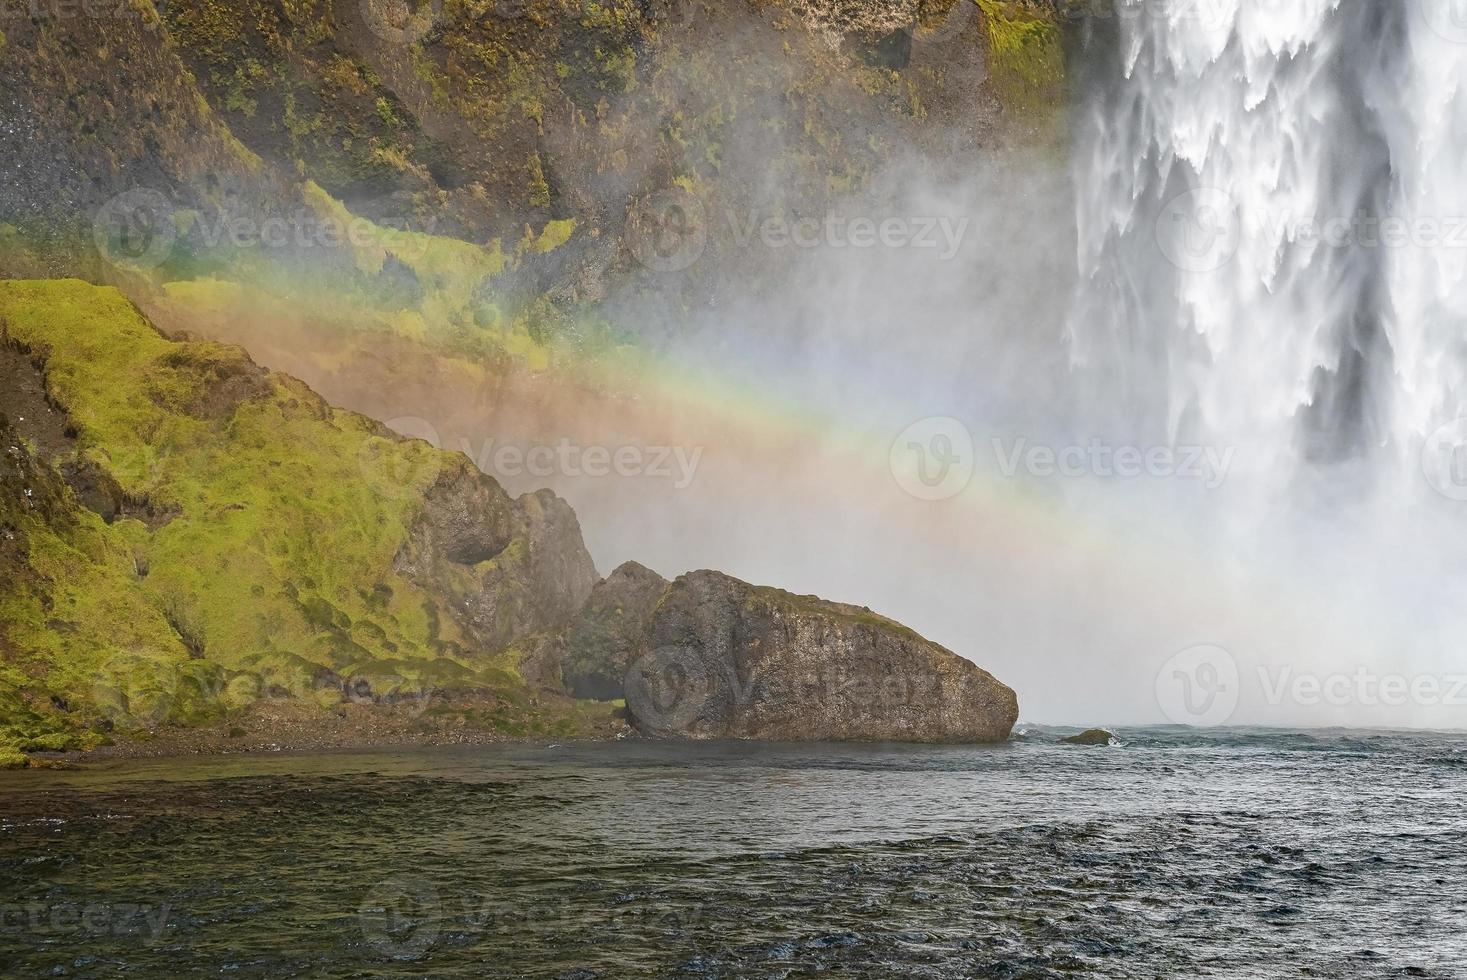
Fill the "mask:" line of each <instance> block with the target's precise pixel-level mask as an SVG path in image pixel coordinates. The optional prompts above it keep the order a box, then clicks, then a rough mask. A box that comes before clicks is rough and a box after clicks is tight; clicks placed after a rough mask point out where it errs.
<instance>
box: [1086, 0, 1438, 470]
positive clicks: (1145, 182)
mask: <svg viewBox="0 0 1467 980" xmlns="http://www.w3.org/2000/svg"><path fill="white" fill-rule="evenodd" d="M1086 35H1087V36H1086V39H1085V47H1086V56H1085V57H1084V59H1082V60H1083V65H1082V68H1081V70H1080V71H1079V72H1078V77H1077V81H1076V84H1077V86H1078V88H1079V89H1080V91H1081V92H1082V93H1083V94H1082V95H1081V96H1080V100H1079V104H1078V108H1077V111H1078V112H1079V113H1080V114H1081V116H1080V119H1079V120H1078V127H1077V129H1078V131H1077V137H1076V140H1077V143H1076V152H1075V185H1076V189H1077V190H1076V193H1077V195H1078V200H1077V215H1078V227H1079V272H1080V286H1079V290H1078V295H1077V298H1076V302H1075V305H1074V308H1073V313H1072V316H1071V321H1070V324H1069V327H1068V331H1067V333H1068V340H1069V343H1070V348H1071V358H1072V363H1073V365H1074V367H1075V374H1076V379H1077V383H1078V385H1079V387H1080V396H1081V397H1082V398H1083V399H1085V400H1086V402H1087V405H1086V408H1087V411H1088V412H1089V413H1091V415H1092V417H1095V418H1098V419H1103V420H1104V422H1103V423H1102V424H1105V425H1109V426H1113V427H1115V428H1116V429H1118V430H1124V431H1127V432H1136V431H1141V432H1144V433H1146V434H1147V435H1150V436H1152V437H1155V438H1157V439H1162V440H1170V441H1172V442H1174V443H1176V442H1183V441H1192V442H1197V443H1199V444H1203V445H1214V444H1217V445H1227V446H1235V447H1239V449H1240V453H1239V465H1240V467H1243V468H1245V469H1246V470H1249V471H1252V472H1253V473H1254V474H1255V475H1261V476H1263V477H1265V478H1274V477H1283V478H1291V477H1292V475H1294V474H1297V473H1299V472H1301V471H1305V470H1309V469H1318V468H1320V467H1323V466H1327V465H1329V464H1333V463H1340V462H1345V461H1350V462H1361V461H1363V465H1362V466H1361V467H1360V472H1365V473H1369V474H1372V475H1375V476H1380V475H1385V476H1392V475H1393V476H1394V477H1395V478H1396V479H1397V480H1398V481H1400V480H1405V479H1410V478H1413V477H1414V478H1416V480H1417V483H1418V484H1419V483H1420V482H1421V481H1420V479H1419V478H1420V475H1421V467H1422V461H1423V446H1424V445H1426V443H1427V442H1428V440H1429V439H1430V438H1431V437H1432V435H1433V433H1437V432H1439V431H1440V430H1441V428H1442V427H1443V426H1444V425H1447V424H1448V423H1451V422H1452V421H1453V420H1454V419H1457V418H1458V417H1459V416H1462V415H1463V414H1464V413H1467V385H1464V381H1467V175H1464V173H1463V168H1464V165H1467V0H1169V2H1166V0H1116V3H1115V4H1114V6H1113V7H1111V8H1109V9H1107V11H1106V13H1105V15H1104V16H1093V17H1091V18H1089V19H1088V21H1087V27H1086ZM1463 428H1464V432H1463V435H1464V436H1467V426H1464V427H1463ZM1449 448H1454V447H1449ZM1460 456H1461V453H1460V451H1458V459H1457V461H1458V462H1460ZM1427 465H1428V467H1430V466H1431V465H1432V464H1431V461H1430V460H1428V461H1427ZM1462 475H1463V474H1457V476H1458V478H1459V479H1460V478H1461V477H1462Z"/></svg>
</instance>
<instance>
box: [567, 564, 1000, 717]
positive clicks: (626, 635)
mask: <svg viewBox="0 0 1467 980" xmlns="http://www.w3.org/2000/svg"><path fill="white" fill-rule="evenodd" d="M568 662H569V663H573V664H575V665H576V669H575V671H574V673H572V671H570V670H568V671H567V678H568V681H569V680H570V679H571V678H572V677H573V676H574V677H575V678H576V681H574V682H572V683H573V684H574V683H579V684H581V685H582V686H583V690H595V691H598V692H614V693H615V694H616V695H617V696H621V697H625V699H626V704H627V711H628V715H629V717H630V720H631V721H632V723H633V724H634V725H635V726H636V727H637V729H638V730H639V731H641V732H643V733H644V734H647V735H653V736H657V737H664V738H695V739H708V738H742V739H766V740H776V741H829V740H861V741H905V742H999V741H1003V740H1005V739H1007V738H1008V736H1009V732H1010V731H1011V730H1012V729H1013V726H1014V723H1015V722H1016V721H1017V720H1018V701H1017V698H1016V697H1015V695H1014V692H1013V691H1012V690H1010V689H1009V688H1008V687H1006V686H1004V685H1003V684H1001V683H999V682H998V681H997V680H995V679H994V678H993V676H992V675H990V674H989V673H988V672H986V671H984V670H982V669H980V668H979V667H977V666H976V665H974V664H973V663H971V662H969V661H967V660H964V659H963V658H961V657H959V656H957V655H956V654H954V653H952V652H951V651H948V650H945V649H943V648H942V647H940V646H938V645H937V644H935V643H931V642H929V641H927V640H924V639H923V638H922V637H920V636H918V635H917V634H916V633H914V632H912V631H911V630H909V629H907V628H906V627H904V626H902V625H900V624H899V623H895V622H893V621H891V620H889V619H886V618H885V617H882V616H879V615H877V614H875V613H873V612H871V610H869V609H864V608H860V607H856V606H847V605H842V604H839V603H834V602H826V601H824V600H821V599H817V598H814V597H812V596H796V595H791V594H790V593H787V592H781V591H779V590H777V589H768V588H759V587H757V586H752V585H749V584H747V583H745V582H740V581H738V580H737V579H734V578H730V577H729V576H727V575H723V574H720V573H718V572H694V573H692V574H689V575H684V576H682V577H681V578H679V579H678V580H677V581H675V582H673V583H671V584H670V585H669V584H668V583H666V582H664V581H662V580H661V579H658V578H656V577H655V576H652V575H651V573H647V572H646V570H645V569H641V568H640V566H631V567H629V568H622V569H618V570H617V572H616V573H614V574H613V575H612V576H611V578H609V579H608V580H607V581H606V582H604V583H602V584H601V585H600V586H598V587H597V591H596V592H595V593H594V594H593V596H592V599H591V603H590V605H589V606H588V607H587V610H586V613H584V614H583V616H582V619H581V622H580V624H578V626H577V627H576V628H575V630H573V631H572V633H571V642H570V659H569V661H568ZM572 689H573V690H574V689H575V687H574V686H573V687H572ZM600 696H603V697H604V696H608V693H601V695H600Z"/></svg>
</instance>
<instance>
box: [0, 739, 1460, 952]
mask: <svg viewBox="0 0 1467 980" xmlns="http://www.w3.org/2000/svg"><path fill="white" fill-rule="evenodd" d="M1062 734H1064V733H1063V732H1060V731H1058V730H1052V729H1039V728H1031V729H1028V730H1026V733H1025V734H1024V735H1021V736H1020V737H1016V738H1015V739H1014V740H1013V741H1012V742H1010V743H1009V744H1006V745H1002V746H996V747H986V748H957V747H953V748H945V747H943V748H933V747H894V746H851V745H834V746H832V745H820V746H793V745H752V744H703V745H675V744H657V743H650V742H640V741H624V742H619V743H612V744H597V745H574V746H507V747H487V748H486V747H475V748H465V749H434V750H414V751H410V752H383V753H338V754H329V755H289V754H281V755H271V756H263V757H224V758H209V759H198V760H185V761H179V760H168V761H160V762H129V763H113V764H106V765H101V766H98V767H88V768H86V769H82V770H78V771H63V772H41V773H37V772H25V773H13V774H0V916H3V917H0V973H3V974H4V975H7V976H129V977H173V976H204V975H210V976H219V975H225V976H246V977H248V976H341V977H348V976H350V977H376V976H455V977H459V976H461V977H469V976H490V977H608V978H610V977H658V976H674V977H676V976H710V977H720V976H727V977H791V976H808V975H811V974H814V973H817V972H824V973H827V974H828V975H831V976H845V977H852V976H863V977H865V976H870V977H888V976H897V975H906V976H919V977H970V976H985V977H1051V976H1094V975H1103V976H1111V977H1156V976H1185V977H1198V976H1216V977H1264V976H1316V977H1320V976H1323V977H1375V976H1379V977H1387V976H1390V977H1397V976H1427V977H1454V976H1467V889H1464V883H1467V807H1464V804H1463V802H1462V800H1463V790H1464V787H1467V735H1439V734H1406V733H1386V732H1365V731H1360V732H1351V731H1331V732H1316V733H1294V732H1285V731H1271V730H1257V729H1249V730H1223V731H1218V730H1214V731H1210V732H1197V731H1190V730H1183V729H1137V730H1129V731H1123V732H1121V733H1120V735H1121V737H1122V739H1123V740H1124V744H1122V745H1119V746H1113V747H1110V748H1082V747H1076V746H1068V745H1063V744H1061V743H1060V742H1059V741H1058V740H1059V737H1060V736H1061V735H1062Z"/></svg>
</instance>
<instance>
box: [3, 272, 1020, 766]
mask: <svg viewBox="0 0 1467 980" xmlns="http://www.w3.org/2000/svg"><path fill="white" fill-rule="evenodd" d="M0 352H3V356H0V375H3V378H0V380H3V381H4V386H3V387H4V391H5V392H6V394H5V396H4V398H3V400H0V452H3V456H0V583H3V588H0V748H4V749H6V750H7V751H9V752H10V753H11V759H10V760H0V761H12V760H13V753H14V751H15V750H16V749H18V748H19V749H26V750H35V749H45V748H51V749H59V748H67V747H86V746H90V745H95V744H97V743H98V742H99V741H101V740H103V739H105V738H109V737H112V736H113V735H118V734H120V735H127V734H136V733H138V732H147V731H151V730H155V729H157V728H159V727H169V726H191V725H201V724H210V723H217V722H220V721H222V720H225V719H228V718H230V717H233V716H234V715H235V714H237V713H239V712H241V711H247V710H249V709H251V708H252V707H254V706H256V705H258V704H261V703H267V702H286V701H288V702H294V703H300V704H304V705H313V706H315V707H316V708H317V709H319V710H322V711H330V710H333V709H334V708H337V707H339V706H341V705H344V704H361V703H376V704H379V705H387V706H400V705H402V704H403V703H404V702H408V703H412V704H415V705H416V706H417V708H418V711H419V712H426V711H429V710H431V709H432V708H433V706H434V705H437V704H441V703H444V702H449V701H452V700H453V699H454V698H456V697H462V696H469V697H473V698H476V699H478V702H479V703H481V704H482V703H485V702H487V703H489V704H490V705H491V707H490V708H489V709H487V710H486V711H485V712H483V713H481V715H480V717H479V719H478V722H479V723H480V724H481V725H487V726H488V727H489V728H491V729H493V730H498V731H504V732H512V733H519V734H527V733H533V732H542V733H546V734H549V733H574V732H577V731H585V730H589V728H591V727H595V726H598V725H599V726H603V729H604V727H605V726H606V725H607V724H608V723H609V721H610V713H611V710H612V709H611V706H610V705H609V704H603V705H602V706H601V707H600V708H599V709H590V708H587V707H585V706H579V707H578V706H576V705H575V704H574V703H573V702H572V701H571V700H570V698H568V697H567V696H566V694H565V693H564V692H565V690H566V689H568V690H569V692H570V693H571V694H572V695H575V696H578V697H583V698H594V699H599V700H601V701H603V702H605V701H610V700H613V699H618V698H622V697H624V698H625V700H626V707H627V713H628V715H629V716H630V719H631V721H632V722H633V723H634V724H635V725H636V726H637V727H638V728H639V729H640V730H641V731H642V732H643V733H645V734H649V735H655V736H668V737H695V738H713V737H728V738H764V739H877V740H879V739H900V740H910V741H993V740H998V739H1002V738H1004V737H1006V736H1007V734H1008V731H1009V728H1010V727H1011V726H1012V724H1013V722H1014V718H1015V714H1016V710H1017V709H1016V707H1015V702H1014V696H1013V692H1012V691H1009V690H1008V689H1007V688H1005V687H1004V686H1003V685H1001V684H999V683H998V682H997V681H995V680H994V679H993V678H992V677H990V676H989V675H988V674H986V673H985V672H983V671H982V670H980V669H978V668H977V667H975V666H973V665H972V664H970V663H968V662H967V661H965V660H962V659H961V658H959V657H957V656H955V655H954V654H952V653H949V652H948V651H946V650H943V649H942V648H940V647H938V646H936V645H934V644H931V643H929V642H927V641H925V640H923V639H922V638H921V637H919V636H917V635H916V634H915V633H912V632H911V631H910V630H907V629H905V628H903V627H901V626H900V625H898V624H896V623H894V622H892V621H890V620H887V619H884V618H882V617H880V616H877V615H875V614H873V613H871V612H870V611H869V610H865V609H859V608H856V607H851V606H842V605H838V604H835V603H828V602H823V601H821V600H818V599H814V598H809V597H798V596H792V595H789V594H787V593H783V592H778V591H776V590H772V589H760V588H755V587H753V586H750V585H746V584H745V583H742V582H738V581H737V580H734V579H731V578H728V577H727V576H723V575H719V574H717V573H714V572H699V573H695V574H692V575H687V576H683V577H682V578H680V579H678V580H677V581H676V582H674V583H671V584H669V583H668V582H667V581H666V580H664V579H662V578H661V577H660V576H658V575H657V574H656V573H654V572H651V571H650V570H648V569H646V568H643V567H641V566H639V565H635V564H631V565H627V566H623V567H622V568H620V569H618V570H617V571H616V572H615V573H613V575H612V576H611V577H610V578H608V579H607V580H605V581H603V582H600V583H597V582H596V571H595V568H594V566H593V565H592V563H591V559H590V556H589V555H588V554H587V552H586V548H585V545H584V543H583V542H582V539H581V531H580V525H579V522H578V521H577V519H576V516H575V514H574V512H573V511H572V510H571V509H570V507H569V506H568V505H567V504H566V503H565V502H564V501H562V500H560V499H559V498H557V497H556V496H555V495H554V494H551V493H549V492H548V491H540V492H538V493H532V494H526V495H524V496H522V497H520V498H518V499H513V498H511V497H510V496H509V495H508V494H506V493H505V492H504V490H503V488H502V487H500V486H499V484H498V483H497V482H495V481H494V480H493V479H492V478H490V477H488V476H486V475H484V474H482V473H480V472H479V471H477V470H476V469H474V468H473V466H472V465H471V464H470V463H469V461H468V460H467V459H466V458H465V457H463V456H461V455H453V454H449V453H445V452H442V451H440V450H438V449H435V448H434V447H432V446H430V445H428V444H427V443H424V442H420V441H412V440H407V439H403V438H401V437H399V436H396V435H394V434H392V433H390V432H389V431H387V430H386V429H384V428H383V427H381V426H380V425H378V424H377V423H375V422H372V421H371V420H369V419H366V418H363V417H361V416H358V415H354V414H352V413H349V412H343V411H339V410H336V409H333V408H331V407H330V406H329V405H327V404H326V403H325V402H323V401H322V400H321V399H320V398H319V397H317V396H316V395H315V394H314V393H312V392H311V391H310V390H309V389H307V388H305V387H304V386H303V385H301V384H300V383H299V382H298V381H295V380H294V379H292V378H289V377H287V376H284V375H278V374H272V373H270V372H267V371H264V370H262V369H261V368H259V367H257V366H256V365H255V364H254V363H253V362H251V361H250V360H249V358H248V357H247V356H246V355H245V354H244V352H243V351H241V350H239V349H238V348H230V347H224V346H221V345H218V344H213V343H206V342H197V341H175V340H170V339H168V338H166V337H164V336H162V335H161V334H159V333H158V332H156V331H155V330H154V328H153V327H152V326H151V325H150V324H149V323H148V322H147V321H146V320H145V319H144V318H143V317H142V316H141V315H140V314H139V313H138V311H137V310H136V309H135V308H134V307H133V306H132V305H131V304H129V303H128V302H127V301H126V300H125V299H124V298H123V297H122V296H121V295H120V294H119V293H117V292H116V291H115V290H112V289H107V288H99V287H94V286H90V285H87V284H84V283H81V282H76V281H66V282H0ZM562 683H564V684H565V687H562Z"/></svg>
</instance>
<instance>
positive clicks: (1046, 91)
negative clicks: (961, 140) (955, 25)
mask: <svg viewBox="0 0 1467 980" xmlns="http://www.w3.org/2000/svg"><path fill="white" fill-rule="evenodd" d="M960 2H964V3H966V2H968V0H960ZM975 2H976V3H977V4H978V7H979V9H980V10H981V11H982V14H983V23H984V28H985V31H986V33H987V36H988V47H989V55H990V57H989V80H990V82H991V84H992V85H993V86H994V87H995V88H996V89H997V90H998V93H999V97H1000V98H1001V99H1002V100H1003V102H1004V105H1005V108H1006V109H1007V110H1009V113H1008V114H1009V117H1010V118H1011V119H1016V120H1022V121H1024V122H1025V123H1026V124H1028V125H1029V126H1030V127H1031V128H1033V129H1035V130H1037V131H1043V130H1045V129H1047V128H1049V127H1050V126H1051V125H1052V123H1053V118H1052V117H1053V116H1055V115H1056V114H1057V110H1058V108H1059V107H1060V106H1061V105H1062V103H1063V100H1064V94H1065V93H1064V88H1065V54H1064V46H1063V37H1062V34H1061V28H1060V25H1059V22H1058V20H1057V18H1056V15H1055V11H1054V8H1053V7H1052V6H1051V5H1049V4H1041V3H1037V2H1035V0H975Z"/></svg>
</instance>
